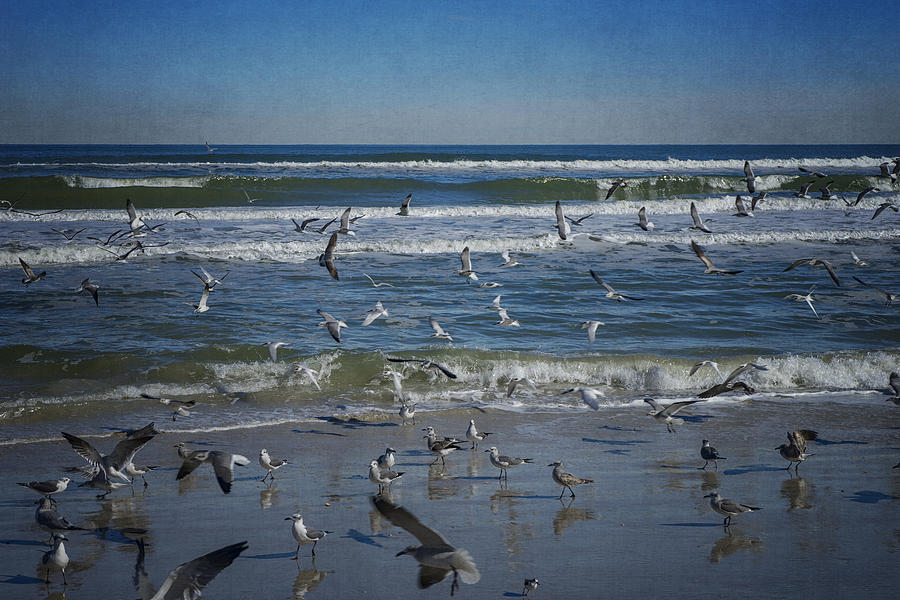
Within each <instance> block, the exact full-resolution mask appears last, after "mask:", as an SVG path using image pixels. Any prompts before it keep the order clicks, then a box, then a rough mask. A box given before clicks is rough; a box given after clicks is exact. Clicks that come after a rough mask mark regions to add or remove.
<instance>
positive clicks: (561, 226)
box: [556, 200, 572, 240]
mask: <svg viewBox="0 0 900 600" xmlns="http://www.w3.org/2000/svg"><path fill="white" fill-rule="evenodd" d="M571 230H572V229H571V228H570V227H569V224H568V223H566V216H565V215H564V214H563V209H562V204H560V203H559V200H557V201H556V231H557V233H558V234H559V239H561V240H565V239H566V236H567V235H568V234H569V232H570V231H571Z"/></svg>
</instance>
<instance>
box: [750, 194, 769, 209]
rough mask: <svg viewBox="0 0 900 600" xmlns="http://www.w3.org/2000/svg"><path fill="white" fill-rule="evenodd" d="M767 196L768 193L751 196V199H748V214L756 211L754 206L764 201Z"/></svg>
mask: <svg viewBox="0 0 900 600" xmlns="http://www.w3.org/2000/svg"><path fill="white" fill-rule="evenodd" d="M768 195H769V192H760V193H758V194H757V195H755V196H753V198H751V199H750V212H751V213H752V212H753V211H754V210H756V205H757V204H759V203H760V202H762V201H763V200H765V199H766V196H768Z"/></svg>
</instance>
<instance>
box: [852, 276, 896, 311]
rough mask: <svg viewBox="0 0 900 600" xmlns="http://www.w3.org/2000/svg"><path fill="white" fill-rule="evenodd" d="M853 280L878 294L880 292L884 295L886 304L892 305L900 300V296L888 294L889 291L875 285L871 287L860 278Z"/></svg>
mask: <svg viewBox="0 0 900 600" xmlns="http://www.w3.org/2000/svg"><path fill="white" fill-rule="evenodd" d="M853 279H855V280H856V281H857V282H859V283H861V284H862V285H864V286H866V287H867V288H872V289H873V290H875V291H876V292H880V293H881V294H884V298H885V301H884V302H885V304H891V303H892V302H893V301H894V300H897V299H898V298H900V294H892V293H890V292H887V291H885V290H883V289H881V288H880V287H875V286H874V285H870V284H868V283H866V282H865V281H863V280H862V279H860V278H859V277H856V276H854V277H853Z"/></svg>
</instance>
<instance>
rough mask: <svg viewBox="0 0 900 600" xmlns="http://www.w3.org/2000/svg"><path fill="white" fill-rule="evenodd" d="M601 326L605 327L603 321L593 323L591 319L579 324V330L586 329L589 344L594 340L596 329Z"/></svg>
mask: <svg viewBox="0 0 900 600" xmlns="http://www.w3.org/2000/svg"><path fill="white" fill-rule="evenodd" d="M601 325H606V323H604V322H603V321H595V320H593V319H592V320H589V321H583V322H582V323H581V328H582V329H587V334H588V342H589V343H591V344H593V343H594V339H596V336H597V328H598V327H600V326H601Z"/></svg>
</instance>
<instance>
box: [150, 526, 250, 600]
mask: <svg viewBox="0 0 900 600" xmlns="http://www.w3.org/2000/svg"><path fill="white" fill-rule="evenodd" d="M136 543H137V546H138V555H137V559H136V560H135V565H134V578H135V585H136V586H137V587H138V589H139V590H140V595H141V598H140V600H178V599H187V598H190V599H192V600H196V599H197V598H200V596H201V595H202V594H201V592H202V591H203V588H205V587H206V586H208V585H209V583H210V582H211V581H212V580H213V579H215V577H216V575H218V574H219V573H221V572H222V571H223V570H224V569H225V568H226V567H227V566H228V565H230V564H231V563H233V562H234V560H235V559H236V558H237V557H238V556H239V555H240V554H241V552H243V551H244V550H246V549H247V548H248V547H249V546H248V544H247V542H239V543H237V544H232V545H230V546H225V547H224V548H219V549H218V550H214V551H212V552H210V553H208V554H204V555H203V556H200V557H197V558H195V559H194V560H191V561H188V562H186V563H182V564H180V565H178V566H177V567H175V568H174V569H173V570H172V571H171V572H170V573H169V575H168V577H166V580H165V581H164V582H163V584H162V585H161V586H160V588H159V590H154V588H153V583H152V582H151V581H150V578H149V576H148V575H147V571H146V570H145V568H144V556H145V551H144V540H143V539H139V540H137V542H136Z"/></svg>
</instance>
